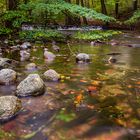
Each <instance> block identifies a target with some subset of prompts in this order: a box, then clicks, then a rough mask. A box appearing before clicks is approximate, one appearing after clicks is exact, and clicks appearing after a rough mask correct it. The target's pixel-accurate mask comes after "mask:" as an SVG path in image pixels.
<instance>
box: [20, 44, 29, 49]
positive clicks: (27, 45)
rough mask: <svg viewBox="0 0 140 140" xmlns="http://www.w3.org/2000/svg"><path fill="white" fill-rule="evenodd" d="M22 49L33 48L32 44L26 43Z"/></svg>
mask: <svg viewBox="0 0 140 140" xmlns="http://www.w3.org/2000/svg"><path fill="white" fill-rule="evenodd" d="M20 47H21V48H22V49H28V48H31V43H30V42H24V43H23V44H22V45H21V46H20Z"/></svg>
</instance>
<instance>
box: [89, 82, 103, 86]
mask: <svg viewBox="0 0 140 140" xmlns="http://www.w3.org/2000/svg"><path fill="white" fill-rule="evenodd" d="M91 84H92V85H94V86H99V85H100V84H101V81H92V82H91Z"/></svg>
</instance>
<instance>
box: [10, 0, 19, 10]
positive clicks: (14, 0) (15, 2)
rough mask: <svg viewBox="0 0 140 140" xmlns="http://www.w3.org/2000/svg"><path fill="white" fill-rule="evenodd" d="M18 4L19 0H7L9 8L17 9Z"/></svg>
mask: <svg viewBox="0 0 140 140" xmlns="http://www.w3.org/2000/svg"><path fill="white" fill-rule="evenodd" d="M17 6H18V0H7V9H8V10H16V9H17Z"/></svg>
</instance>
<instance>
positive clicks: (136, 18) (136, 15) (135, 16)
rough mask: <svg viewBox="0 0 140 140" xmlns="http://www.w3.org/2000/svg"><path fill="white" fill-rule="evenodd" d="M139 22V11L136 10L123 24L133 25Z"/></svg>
mask: <svg viewBox="0 0 140 140" xmlns="http://www.w3.org/2000/svg"><path fill="white" fill-rule="evenodd" d="M139 21H140V10H137V11H136V12H135V13H134V14H133V16H132V17H131V18H130V19H128V20H127V21H125V24H135V23H137V22H139Z"/></svg>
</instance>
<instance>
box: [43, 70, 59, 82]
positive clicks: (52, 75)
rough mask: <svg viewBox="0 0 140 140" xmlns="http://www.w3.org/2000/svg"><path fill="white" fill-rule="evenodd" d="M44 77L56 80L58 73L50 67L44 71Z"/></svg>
mask: <svg viewBox="0 0 140 140" xmlns="http://www.w3.org/2000/svg"><path fill="white" fill-rule="evenodd" d="M44 77H45V79H46V80H51V81H58V80H59V79H60V74H58V73H57V72H56V71H55V70H52V69H50V70H47V71H46V72H45V73H44Z"/></svg>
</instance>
